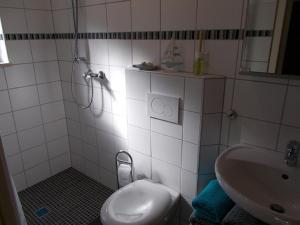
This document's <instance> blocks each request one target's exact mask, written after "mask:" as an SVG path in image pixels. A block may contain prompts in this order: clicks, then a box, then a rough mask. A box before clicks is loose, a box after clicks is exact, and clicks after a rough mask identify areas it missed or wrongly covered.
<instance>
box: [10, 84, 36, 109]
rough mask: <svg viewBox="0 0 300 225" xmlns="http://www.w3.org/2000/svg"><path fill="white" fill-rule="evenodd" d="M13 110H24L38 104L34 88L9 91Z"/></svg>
mask: <svg viewBox="0 0 300 225" xmlns="http://www.w3.org/2000/svg"><path fill="white" fill-rule="evenodd" d="M9 95H10V100H11V105H12V109H13V110H19V109H24V108H28V107H32V106H36V105H38V104H39V99H38V94H37V90H36V87H35V86H29V87H21V88H16V89H11V90H9Z"/></svg>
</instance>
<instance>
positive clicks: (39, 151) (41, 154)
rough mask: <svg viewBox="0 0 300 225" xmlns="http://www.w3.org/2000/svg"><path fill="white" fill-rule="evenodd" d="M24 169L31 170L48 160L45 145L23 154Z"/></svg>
mask: <svg viewBox="0 0 300 225" xmlns="http://www.w3.org/2000/svg"><path fill="white" fill-rule="evenodd" d="M22 158H23V162H24V168H25V169H29V168H32V167H34V166H37V165H39V164H40V163H42V162H45V161H46V160H47V149H46V146H45V145H41V146H38V147H35V148H32V149H30V150H27V151H24V152H22Z"/></svg>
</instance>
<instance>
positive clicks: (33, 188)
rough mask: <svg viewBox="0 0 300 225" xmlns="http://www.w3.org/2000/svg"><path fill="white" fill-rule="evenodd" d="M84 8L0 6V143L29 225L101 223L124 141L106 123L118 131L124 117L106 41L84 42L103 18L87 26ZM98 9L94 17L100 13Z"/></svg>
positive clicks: (70, 0)
mask: <svg viewBox="0 0 300 225" xmlns="http://www.w3.org/2000/svg"><path fill="white" fill-rule="evenodd" d="M95 3H102V1H99V2H97V1H95ZM88 6H89V1H79V0H65V1H56V0H54V1H50V0H43V1H27V0H24V1H23V0H16V1H0V16H1V20H2V25H3V30H4V34H3V37H5V42H6V46H7V52H8V58H9V63H8V64H5V65H4V66H3V67H1V68H0V101H1V104H2V105H1V108H0V129H1V140H2V144H3V148H4V153H5V156H6V162H7V165H8V169H9V172H10V174H11V176H12V178H13V181H14V185H15V187H16V189H17V191H18V194H19V198H20V201H21V204H22V206H23V210H24V214H25V217H26V220H27V224H28V225H33V224H36V225H38V224H51V225H54V224H78V225H84V224H93V225H96V224H101V223H100V218H99V215H100V209H101V206H102V204H103V203H104V201H105V200H106V199H107V198H108V197H109V196H110V195H111V194H112V193H113V190H115V189H116V175H115V168H114V165H115V164H114V155H115V153H116V152H118V151H119V150H121V149H126V140H125V138H123V137H122V135H120V134H121V133H122V132H124V131H123V130H121V131H119V130H117V129H114V125H113V119H116V120H117V121H118V122H116V123H117V124H118V125H119V121H120V120H118V119H119V118H120V117H121V118H123V117H124V115H120V113H117V114H115V113H113V109H112V108H113V106H112V105H114V107H117V108H118V106H119V105H120V97H119V98H118V99H117V98H116V97H115V95H118V93H115V91H114V90H113V88H114V87H113V85H112V83H111V82H110V75H109V74H110V69H112V70H113V68H109V66H108V65H109V64H108V61H107V56H105V54H106V53H107V51H108V49H105V47H106V48H107V43H105V42H106V40H93V39H92V40H89V41H88V40H87V38H86V37H85V36H86V35H92V34H93V35H96V34H97V35H100V34H102V33H104V32H106V31H107V24H106V18H105V17H104V22H100V26H101V27H99V25H97V26H96V25H95V24H92V23H90V21H89V20H90V19H91V15H92V16H94V15H95V11H94V12H90V11H89V10H90V8H89V7H88ZM105 7H106V6H105V4H99V5H98V6H97V7H96V9H97V10H99V11H98V12H97V13H99V14H100V15H101V13H102V14H103V12H104V16H105ZM100 17H101V16H100ZM102 17H103V16H102ZM100 19H101V18H100ZM94 25H95V26H94ZM103 46H104V47H103ZM120 73H121V75H122V74H123V73H124V71H123V70H122V69H118V71H117V74H118V75H120ZM123 81H124V79H123ZM116 83H117V84H116ZM116 85H119V86H120V85H125V84H124V83H122V84H121V83H119V81H117V82H115V83H114V86H115V87H116ZM123 94H124V93H122V95H123ZM122 95H118V96H122ZM122 103H123V102H122ZM118 109H120V108H118ZM122 110H123V109H122ZM125 111H126V110H125ZM109 117H111V118H109ZM110 120H111V121H110ZM108 130H109V131H112V132H107V131H108ZM114 131H116V132H114Z"/></svg>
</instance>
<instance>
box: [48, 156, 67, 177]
mask: <svg viewBox="0 0 300 225" xmlns="http://www.w3.org/2000/svg"><path fill="white" fill-rule="evenodd" d="M50 167H51V171H52V175H54V174H57V173H59V172H62V171H63V170H66V169H68V168H70V167H71V159H70V154H68V153H67V154H64V155H61V156H59V157H57V158H55V159H52V160H50Z"/></svg>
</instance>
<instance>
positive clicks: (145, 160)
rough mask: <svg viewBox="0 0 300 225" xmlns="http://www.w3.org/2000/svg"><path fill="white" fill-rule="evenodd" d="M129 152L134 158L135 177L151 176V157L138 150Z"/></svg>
mask: <svg viewBox="0 0 300 225" xmlns="http://www.w3.org/2000/svg"><path fill="white" fill-rule="evenodd" d="M129 153H130V154H131V156H132V158H133V162H134V164H133V166H134V177H135V179H138V180H139V179H144V178H148V179H150V178H151V158H150V157H147V156H145V155H143V154H140V153H138V152H136V151H132V150H130V151H129Z"/></svg>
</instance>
